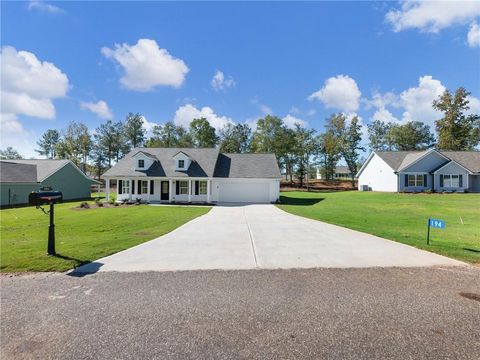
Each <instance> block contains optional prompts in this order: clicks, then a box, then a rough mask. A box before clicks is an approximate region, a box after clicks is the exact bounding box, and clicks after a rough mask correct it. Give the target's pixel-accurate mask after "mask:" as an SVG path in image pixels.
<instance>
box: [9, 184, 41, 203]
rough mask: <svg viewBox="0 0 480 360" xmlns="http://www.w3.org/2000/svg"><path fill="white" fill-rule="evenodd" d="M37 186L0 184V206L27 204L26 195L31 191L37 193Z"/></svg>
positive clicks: (38, 186)
mask: <svg viewBox="0 0 480 360" xmlns="http://www.w3.org/2000/svg"><path fill="white" fill-rule="evenodd" d="M39 188H40V185H39V184H14V183H2V184H0V194H1V195H0V200H1V206H14V205H20V204H27V203H28V195H29V194H30V193H31V192H32V191H37V190H38V189H39Z"/></svg>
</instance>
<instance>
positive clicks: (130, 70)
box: [101, 39, 189, 91]
mask: <svg viewBox="0 0 480 360" xmlns="http://www.w3.org/2000/svg"><path fill="white" fill-rule="evenodd" d="M101 51H102V54H103V55H104V56H105V57H106V58H109V59H113V60H114V61H116V62H117V63H118V64H119V65H120V66H121V67H122V68H123V71H124V74H123V76H122V77H121V78H120V82H121V84H122V85H123V86H125V88H127V89H130V90H135V91H150V90H153V89H154V88H155V87H156V86H173V87H175V88H178V87H180V86H181V85H182V84H183V82H184V80H185V76H186V74H187V72H188V71H189V69H188V67H187V65H186V64H185V63H184V62H183V60H181V59H177V58H175V57H173V56H172V55H170V54H169V52H168V51H167V50H165V49H161V48H160V47H159V46H158V44H157V42H156V41H155V40H151V39H139V40H138V42H137V43H136V44H135V45H131V46H130V45H128V44H125V43H124V44H122V45H119V44H115V48H114V49H110V48H107V47H103V48H102V50H101Z"/></svg>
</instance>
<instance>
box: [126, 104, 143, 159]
mask: <svg viewBox="0 0 480 360" xmlns="http://www.w3.org/2000/svg"><path fill="white" fill-rule="evenodd" d="M145 132H146V131H145V129H144V128H143V116H142V115H140V114H138V113H137V114H133V113H129V114H128V115H127V118H126V120H125V124H124V125H123V134H124V136H125V139H126V141H127V144H128V147H129V149H128V150H130V148H132V147H133V148H136V147H139V146H142V145H143V143H144V142H145Z"/></svg>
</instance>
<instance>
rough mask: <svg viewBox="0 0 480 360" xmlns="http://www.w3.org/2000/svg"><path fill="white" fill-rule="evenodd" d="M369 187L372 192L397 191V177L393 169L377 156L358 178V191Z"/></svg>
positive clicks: (375, 155) (374, 156)
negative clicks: (363, 187)
mask: <svg viewBox="0 0 480 360" xmlns="http://www.w3.org/2000/svg"><path fill="white" fill-rule="evenodd" d="M364 185H367V186H368V187H369V190H371V191H389V192H395V191H397V175H396V174H395V172H394V171H393V169H392V168H391V167H390V166H389V165H388V164H387V163H386V162H385V161H384V160H383V159H382V158H381V157H380V156H378V155H377V154H374V155H373V156H372V158H371V159H370V162H369V163H368V164H367V165H366V167H365V168H364V169H363V171H362V173H361V174H360V176H359V178H358V189H359V190H361V189H362V186H364Z"/></svg>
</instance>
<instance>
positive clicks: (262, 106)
mask: <svg viewBox="0 0 480 360" xmlns="http://www.w3.org/2000/svg"><path fill="white" fill-rule="evenodd" d="M250 102H251V103H252V104H253V105H255V106H257V107H258V109H259V110H260V111H261V112H262V113H263V114H264V115H272V114H273V110H272V108H271V107H270V106H268V105H265V104H262V103H261V102H260V100H259V99H258V97H257V96H255V97H254V98H252V99H250Z"/></svg>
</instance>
